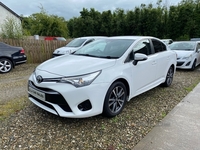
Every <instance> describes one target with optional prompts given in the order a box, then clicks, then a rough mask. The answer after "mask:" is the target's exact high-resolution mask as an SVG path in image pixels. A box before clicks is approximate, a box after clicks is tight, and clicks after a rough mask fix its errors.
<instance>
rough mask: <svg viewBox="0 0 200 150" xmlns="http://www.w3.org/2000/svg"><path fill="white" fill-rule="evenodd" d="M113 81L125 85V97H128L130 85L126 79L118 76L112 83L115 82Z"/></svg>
mask: <svg viewBox="0 0 200 150" xmlns="http://www.w3.org/2000/svg"><path fill="white" fill-rule="evenodd" d="M115 82H122V83H123V84H124V85H125V87H126V90H127V97H128V98H129V96H130V86H129V83H128V81H127V80H126V79H124V78H119V79H116V80H115V81H114V82H113V83H115ZM113 83H112V84H113ZM112 84H111V85H112ZM127 100H128V99H127Z"/></svg>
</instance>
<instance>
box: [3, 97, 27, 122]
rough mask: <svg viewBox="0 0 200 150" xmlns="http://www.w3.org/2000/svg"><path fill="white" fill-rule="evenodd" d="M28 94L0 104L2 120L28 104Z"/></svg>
mask: <svg viewBox="0 0 200 150" xmlns="http://www.w3.org/2000/svg"><path fill="white" fill-rule="evenodd" d="M27 99H28V98H27V96H23V97H20V98H17V99H13V100H10V101H8V102H5V103H2V104H0V121H3V120H5V119H6V118H7V117H9V116H10V115H12V114H14V113H16V112H18V111H20V110H22V109H23V108H24V107H25V106H27V104H28V102H29V101H28V100H27Z"/></svg>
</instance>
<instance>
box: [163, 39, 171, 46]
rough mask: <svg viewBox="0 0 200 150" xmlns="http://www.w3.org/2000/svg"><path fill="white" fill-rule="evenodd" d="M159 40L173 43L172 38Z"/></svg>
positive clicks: (168, 43)
mask: <svg viewBox="0 0 200 150" xmlns="http://www.w3.org/2000/svg"><path fill="white" fill-rule="evenodd" d="M161 41H163V42H164V43H165V44H167V45H170V44H172V43H173V40H172V39H161Z"/></svg>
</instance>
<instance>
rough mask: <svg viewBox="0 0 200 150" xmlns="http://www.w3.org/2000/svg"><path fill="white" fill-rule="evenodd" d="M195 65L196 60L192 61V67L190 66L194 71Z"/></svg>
mask: <svg viewBox="0 0 200 150" xmlns="http://www.w3.org/2000/svg"><path fill="white" fill-rule="evenodd" d="M195 67H196V60H195V61H194V62H193V64H192V67H191V69H190V70H192V71H194V69H195Z"/></svg>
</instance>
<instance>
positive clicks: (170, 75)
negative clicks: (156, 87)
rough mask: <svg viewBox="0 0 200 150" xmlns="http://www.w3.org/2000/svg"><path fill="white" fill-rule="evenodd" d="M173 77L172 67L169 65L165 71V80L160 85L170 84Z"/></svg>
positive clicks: (166, 85)
mask: <svg viewBox="0 0 200 150" xmlns="http://www.w3.org/2000/svg"><path fill="white" fill-rule="evenodd" d="M173 77H174V68H173V67H172V66H171V67H170V68H169V70H168V72H167V75H166V79H165V82H164V83H162V86H165V87H168V86H170V85H171V84H172V81H173Z"/></svg>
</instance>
